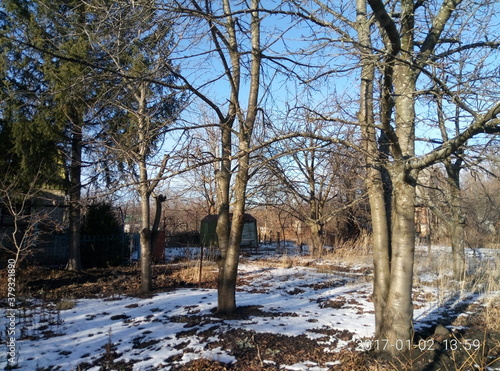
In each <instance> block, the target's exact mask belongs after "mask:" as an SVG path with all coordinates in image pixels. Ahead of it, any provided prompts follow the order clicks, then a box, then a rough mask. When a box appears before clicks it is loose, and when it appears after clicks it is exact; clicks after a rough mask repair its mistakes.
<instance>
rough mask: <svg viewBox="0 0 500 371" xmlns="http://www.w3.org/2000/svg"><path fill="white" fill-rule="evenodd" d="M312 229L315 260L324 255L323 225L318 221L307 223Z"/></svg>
mask: <svg viewBox="0 0 500 371" xmlns="http://www.w3.org/2000/svg"><path fill="white" fill-rule="evenodd" d="M307 224H308V225H309V228H310V229H311V251H310V252H309V253H310V255H311V256H312V257H313V258H319V257H321V255H323V225H322V224H321V223H320V222H319V221H317V220H314V221H312V220H309V221H307Z"/></svg>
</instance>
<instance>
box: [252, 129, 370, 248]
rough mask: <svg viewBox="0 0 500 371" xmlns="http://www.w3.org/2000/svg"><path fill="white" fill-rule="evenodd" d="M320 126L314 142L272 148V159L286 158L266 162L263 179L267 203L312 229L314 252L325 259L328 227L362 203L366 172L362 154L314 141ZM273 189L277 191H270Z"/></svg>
mask: <svg viewBox="0 0 500 371" xmlns="http://www.w3.org/2000/svg"><path fill="white" fill-rule="evenodd" d="M323 124H324V123H323ZM321 126H322V124H319V123H315V125H314V126H313V127H311V129H312V130H310V133H311V137H309V138H307V137H306V138H295V139H291V140H286V141H282V142H280V143H279V144H278V145H275V146H271V147H270V148H269V150H268V152H269V157H272V156H271V153H282V155H280V156H279V157H277V158H275V159H271V160H269V161H265V160H264V161H263V163H264V164H265V165H264V167H265V171H264V172H263V174H262V175H261V177H263V178H265V179H266V180H265V181H263V182H262V183H261V184H262V185H261V187H262V188H264V192H265V193H268V194H269V195H268V197H267V199H268V201H267V202H268V203H269V202H271V204H272V205H273V206H274V207H277V208H279V209H283V211H285V212H287V213H289V214H290V215H291V216H293V217H294V218H295V219H297V220H300V221H301V222H303V223H305V224H306V225H307V226H308V227H309V229H310V232H311V238H310V246H309V247H310V250H309V252H310V254H311V255H312V256H313V257H320V256H321V255H322V254H323V247H324V244H325V226H326V225H327V224H328V223H329V222H330V221H332V220H333V219H334V218H336V217H339V215H340V214H347V213H348V212H349V210H350V209H352V207H353V205H354V204H355V203H358V202H359V201H360V200H362V198H363V195H362V194H359V195H356V193H357V191H361V192H362V189H360V188H359V187H355V186H356V185H359V183H360V182H356V180H355V179H356V178H357V177H359V174H360V170H361V165H360V160H361V159H360V155H359V153H357V152H356V151H353V150H352V149H350V148H348V147H345V146H343V145H332V144H330V143H328V142H325V141H323V140H321V139H318V138H315V137H314V133H317V134H319V133H320V132H321ZM345 137H349V134H346V135H345ZM350 139H351V140H352V141H353V142H354V140H353V138H350ZM278 147H281V149H279V148H278ZM283 147H284V148H283ZM270 184H273V186H272V188H270V189H269V188H268V187H269V186H270ZM269 200H272V201H269ZM339 237H340V236H339ZM343 237H347V236H343Z"/></svg>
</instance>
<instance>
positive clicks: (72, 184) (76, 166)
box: [66, 109, 83, 271]
mask: <svg viewBox="0 0 500 371" xmlns="http://www.w3.org/2000/svg"><path fill="white" fill-rule="evenodd" d="M71 111H72V112H71V114H70V115H69V117H70V120H71V164H70V169H69V254H68V255H69V256H68V263H67V266H66V269H68V270H70V271H78V270H80V269H81V268H82V265H81V254H80V230H81V219H82V215H81V214H82V211H81V210H82V208H81V203H80V201H81V189H82V184H81V173H82V141H83V134H82V126H81V120H80V119H79V116H78V113H77V112H76V110H74V109H71Z"/></svg>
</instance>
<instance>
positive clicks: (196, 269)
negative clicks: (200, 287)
mask: <svg viewBox="0 0 500 371" xmlns="http://www.w3.org/2000/svg"><path fill="white" fill-rule="evenodd" d="M217 274H218V268H217V264H216V263H215V262H210V261H204V262H203V268H202V270H201V283H202V284H203V283H210V282H217ZM171 277H172V279H174V280H176V281H178V282H185V283H188V284H199V283H200V265H199V262H197V261H193V262H191V263H187V264H185V265H184V267H182V268H180V269H178V270H176V271H174V272H173V273H172V276H171Z"/></svg>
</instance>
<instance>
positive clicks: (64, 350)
mask: <svg viewBox="0 0 500 371" xmlns="http://www.w3.org/2000/svg"><path fill="white" fill-rule="evenodd" d="M295 252H297V251H295ZM170 253H172V254H173V255H175V254H179V253H180V254H181V255H182V254H186V251H177V252H175V253H174V251H173V250H171V251H170ZM282 253H283V251H282ZM286 253H287V254H290V255H284V256H285V258H284V257H283V256H282V257H281V258H275V259H274V260H273V259H269V260H268V261H267V262H264V263H263V262H262V261H256V260H254V259H244V260H243V263H242V264H241V265H240V271H239V274H240V277H241V279H242V280H243V282H245V284H244V285H241V286H240V287H239V288H238V292H237V305H238V306H256V307H257V308H258V309H259V310H260V311H261V312H265V313H266V315H260V316H249V317H248V318H245V319H240V320H230V319H222V318H221V317H217V316H215V315H214V313H213V309H214V308H215V306H216V304H217V292H216V290H213V289H191V288H190V289H176V290H173V291H169V292H164V293H159V294H155V295H154V296H153V297H152V298H146V299H144V298H136V297H112V298H103V299H78V300H76V303H75V304H76V305H75V306H74V307H73V308H71V309H68V310H57V311H56V310H54V309H51V308H50V307H48V308H45V309H42V308H40V307H36V306H34V307H31V308H26V309H25V310H22V309H21V308H18V309H17V316H18V318H17V320H18V324H17V329H16V330H17V333H16V347H17V352H18V360H17V361H18V365H19V369H20V370H30V371H31V370H38V369H48V368H49V367H50V366H54V368H52V369H53V370H56V369H59V370H68V371H69V370H77V369H90V370H94V371H97V370H99V367H98V366H93V367H91V366H90V365H91V364H92V363H93V362H94V361H95V360H96V359H98V358H100V357H103V355H105V353H107V352H108V353H109V352H115V353H117V354H121V357H119V358H117V359H114V362H118V361H120V360H123V361H125V362H128V361H130V360H133V361H134V362H135V365H134V370H141V371H142V370H152V369H155V370H157V369H165V370H168V369H169V368H170V366H172V365H173V364H182V363H186V362H188V361H190V360H192V359H198V358H207V359H214V360H217V361H220V362H225V363H231V362H235V361H236V359H235V358H234V357H233V356H232V355H231V354H230V351H229V350H227V349H226V350H223V349H221V348H220V347H214V346H210V344H211V343H216V342H217V340H218V338H219V337H220V336H223V334H224V333H226V332H227V331H228V330H229V329H238V328H244V329H245V330H247V331H251V330H253V331H255V332H259V333H260V332H267V333H277V334H285V335H290V336H294V335H301V334H306V335H307V336H308V337H309V338H313V339H314V338H318V337H320V336H321V337H323V338H324V333H323V334H321V335H320V334H319V333H318V331H316V330H318V329H332V330H338V332H339V333H341V332H342V331H343V330H346V331H347V332H349V333H351V334H353V335H352V337H348V338H347V339H346V340H342V339H340V338H339V337H336V336H335V335H331V336H330V340H329V341H328V340H327V341H324V340H323V341H324V342H323V344H324V351H325V352H337V351H339V350H340V349H342V348H345V347H350V348H357V349H358V350H359V349H361V348H362V345H363V344H364V343H363V342H362V339H365V338H370V337H371V336H373V333H374V314H373V304H372V302H371V291H372V276H371V273H370V272H371V271H370V269H369V268H370V265H369V264H368V263H363V264H358V265H357V266H356V267H352V269H351V270H346V271H345V272H343V271H344V269H336V268H338V267H339V265H338V263H336V264H332V265H331V268H329V267H330V265H329V262H328V261H327V260H324V261H322V263H323V265H321V264H316V265H311V266H309V267H304V266H301V265H299V264H296V263H298V262H299V260H300V259H303V258H300V257H297V258H296V260H293V259H289V260H290V263H289V264H283V262H285V261H286V259H287V258H286V256H293V252H292V251H286ZM479 253H480V254H481V255H478V254H477V252H476V254H475V255H474V252H473V251H468V258H469V260H470V262H471V263H470V264H471V265H472V264H473V263H474V262H476V261H479V260H486V261H487V260H488V259H496V261H497V262H498V258H499V253H500V251H498V250H489V251H486V250H481V251H480V252H479ZM449 256H450V255H449V249H448V248H446V247H439V248H433V250H432V257H429V256H427V253H426V250H425V248H419V249H418V251H417V260H419V259H421V260H422V261H425V259H429V261H433V262H436V261H437V260H438V259H437V258H438V257H439V258H444V259H448V260H449ZM261 258H262V257H261ZM294 263H295V264H294ZM316 263H318V262H316ZM335 267H336V268H335ZM438 269H439V268H435V269H434V268H433V267H432V266H431V265H429V264H426V263H424V264H421V265H419V268H418V269H417V270H416V271H417V274H418V278H419V282H418V284H417V285H416V289H415V321H416V328H417V329H418V328H419V327H425V326H430V325H431V324H432V323H433V322H435V321H436V319H438V318H439V316H440V313H441V312H440V310H441V309H440V308H442V305H443V303H444V302H446V301H448V302H447V303H446V304H447V305H451V306H453V304H454V302H455V301H456V303H459V302H460V303H463V302H464V301H466V300H467V301H470V302H481V301H482V300H484V299H485V297H486V296H488V297H490V298H491V297H494V296H495V295H496V296H500V293H499V292H481V290H479V291H477V292H476V293H474V294H471V295H468V294H466V293H463V295H458V296H457V295H454V296H452V293H448V292H443V290H442V289H441V288H440V287H439V285H436V280H438V279H439V278H440V277H441V276H440V275H443V274H444V275H446V274H448V273H449V272H440V271H439V270H438ZM493 269H497V267H496V266H495V267H493ZM2 311H3V312H6V310H5V309H2ZM273 314H276V315H273ZM465 315H467V313H465ZM192 316H196V317H202V318H203V320H201V321H200V320H198V321H197V322H196V325H193V324H190V321H189V318H190V317H192ZM21 317H22V318H21ZM5 318H6V313H5V314H2V320H4V319H5ZM28 318H29V321H28ZM44 325H45V326H47V327H48V330H50V333H49V334H48V335H47V329H44V328H40V326H44ZM214 326H216V329H215V330H213V328H214ZM2 328H3V325H2ZM211 329H212V332H210V333H211V335H210V336H206V335H204V336H202V335H201V334H206V333H208V332H209V330H211ZM21 330H22V331H23V332H24V334H21V333H20V331H21ZM2 331H3V330H2ZM3 332H4V333H5V331H3ZM332 333H334V334H335V333H336V332H332ZM2 342H5V334H4V335H2ZM5 349H6V347H4V350H2V352H1V353H0V368H2V369H3V368H4V367H5V366H6V365H7V355H6V353H7V351H6V350H5ZM264 361H265V359H264ZM307 361H308V360H307V359H304V360H303V363H300V364H295V365H289V368H290V369H295V370H309V369H310V370H319V369H321V368H319V367H318V365H315V364H311V362H309V363H308V362H307ZM84 363H85V364H87V365H88V368H85V367H83V366H85V365H84ZM79 365H80V368H78V367H79ZM82 365H83V366H82Z"/></svg>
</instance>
